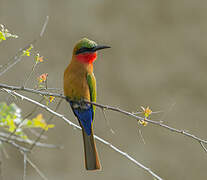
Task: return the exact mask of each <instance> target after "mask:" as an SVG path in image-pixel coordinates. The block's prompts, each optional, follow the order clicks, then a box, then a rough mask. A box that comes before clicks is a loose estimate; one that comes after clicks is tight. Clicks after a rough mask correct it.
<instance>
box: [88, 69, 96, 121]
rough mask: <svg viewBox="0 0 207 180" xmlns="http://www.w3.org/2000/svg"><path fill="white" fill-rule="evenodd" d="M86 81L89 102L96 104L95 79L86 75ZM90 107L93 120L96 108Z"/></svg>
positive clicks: (90, 75) (91, 75) (92, 75)
mask: <svg viewBox="0 0 207 180" xmlns="http://www.w3.org/2000/svg"><path fill="white" fill-rule="evenodd" d="M86 79H87V83H88V86H89V91H90V100H91V101H92V102H96V78H95V76H94V74H89V73H88V74H87V77H86ZM92 107H93V118H94V115H95V109H96V107H95V106H94V105H92Z"/></svg>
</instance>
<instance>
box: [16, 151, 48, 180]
mask: <svg viewBox="0 0 207 180" xmlns="http://www.w3.org/2000/svg"><path fill="white" fill-rule="evenodd" d="M20 152H21V153H22V154H23V155H24V153H23V152H22V151H20ZM24 160H25V159H24ZM26 160H27V162H28V163H29V164H30V165H31V166H32V167H33V168H34V169H35V171H36V172H37V173H38V174H39V176H40V177H41V178H42V179H43V180H48V179H47V178H46V177H45V175H44V174H43V173H42V172H41V171H40V170H39V168H38V167H37V166H36V165H35V164H34V163H33V162H32V161H31V160H30V159H29V158H28V157H26Z"/></svg>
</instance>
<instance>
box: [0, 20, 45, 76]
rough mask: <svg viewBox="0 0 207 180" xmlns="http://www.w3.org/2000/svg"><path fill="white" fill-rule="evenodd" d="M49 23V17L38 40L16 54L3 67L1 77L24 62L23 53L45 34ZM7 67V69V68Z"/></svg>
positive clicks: (0, 72)
mask: <svg viewBox="0 0 207 180" xmlns="http://www.w3.org/2000/svg"><path fill="white" fill-rule="evenodd" d="M48 21H49V16H47V17H46V20H45V22H44V24H43V27H42V29H41V32H40V34H39V36H38V38H36V39H34V40H33V41H31V42H30V43H29V44H27V45H26V46H25V47H24V48H21V49H19V51H18V52H17V53H16V54H15V56H13V57H12V58H10V59H9V62H8V63H6V64H4V65H2V66H1V69H3V71H0V76H2V75H3V74H4V73H6V72H7V71H8V70H9V69H11V68H12V67H13V66H14V65H16V64H17V63H18V62H20V61H21V60H22V56H21V55H22V52H23V51H24V50H26V49H28V48H29V47H30V45H32V44H35V43H36V42H37V41H38V40H39V39H40V38H41V37H42V36H43V34H44V32H45V29H46V27H47V24H48ZM6 66H7V67H6ZM4 67H6V68H5V69H4Z"/></svg>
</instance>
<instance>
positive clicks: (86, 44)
mask: <svg viewBox="0 0 207 180" xmlns="http://www.w3.org/2000/svg"><path fill="white" fill-rule="evenodd" d="M96 46H97V43H96V42H94V41H92V40H90V39H87V38H83V39H81V40H80V41H78V43H77V44H76V46H75V48H74V50H73V53H74V54H75V53H76V51H78V50H79V49H81V48H94V47H96Z"/></svg>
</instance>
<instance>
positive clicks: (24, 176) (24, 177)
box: [22, 152, 27, 180]
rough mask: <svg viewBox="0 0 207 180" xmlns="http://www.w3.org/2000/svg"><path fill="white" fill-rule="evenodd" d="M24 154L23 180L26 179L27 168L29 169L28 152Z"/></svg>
mask: <svg viewBox="0 0 207 180" xmlns="http://www.w3.org/2000/svg"><path fill="white" fill-rule="evenodd" d="M22 153H23V156H24V173H23V180H26V170H27V153H25V152H22Z"/></svg>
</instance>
